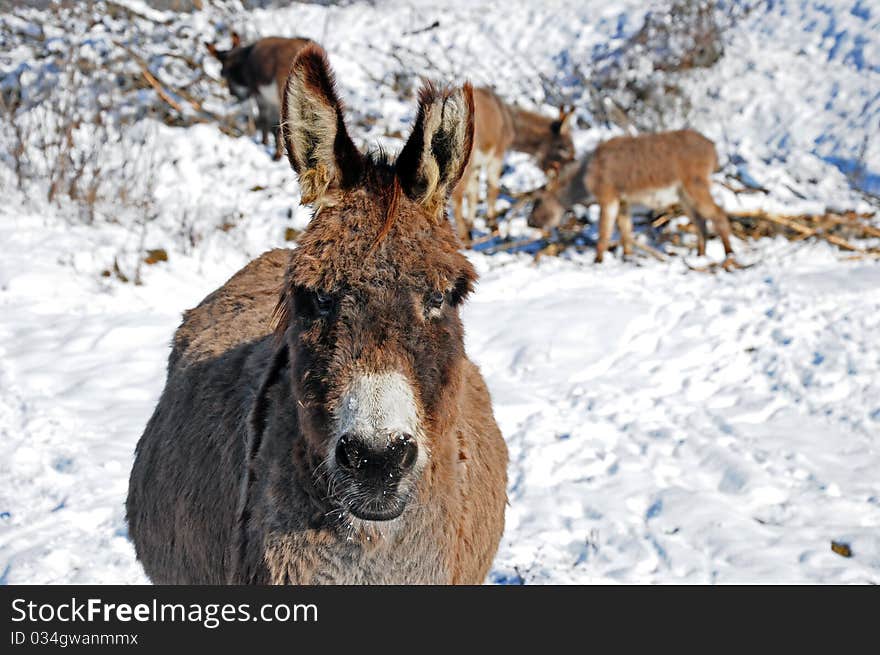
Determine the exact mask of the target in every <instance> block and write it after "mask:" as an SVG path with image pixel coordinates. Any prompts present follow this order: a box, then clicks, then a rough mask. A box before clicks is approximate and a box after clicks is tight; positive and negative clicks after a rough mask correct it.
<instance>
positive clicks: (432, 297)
mask: <svg viewBox="0 0 880 655" xmlns="http://www.w3.org/2000/svg"><path fill="white" fill-rule="evenodd" d="M445 299H446V295H445V294H443V293H441V292H440V291H432V292H431V293H429V294H428V298H427V300H426V301H425V313H427V314H428V316H432V317H433V316H439V315H440V310H441V309H443V301H444V300H445Z"/></svg>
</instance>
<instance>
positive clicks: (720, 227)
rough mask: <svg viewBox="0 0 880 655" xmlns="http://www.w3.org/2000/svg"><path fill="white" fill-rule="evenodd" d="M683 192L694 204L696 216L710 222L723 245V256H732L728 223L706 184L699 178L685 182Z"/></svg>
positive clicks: (725, 215)
mask: <svg viewBox="0 0 880 655" xmlns="http://www.w3.org/2000/svg"><path fill="white" fill-rule="evenodd" d="M684 190H685V192H686V193H687V195H688V197H689V199H690V200H691V202H692V203H693V204H694V208H695V210H696V212H697V214H699V215H700V216H703V217H706V218H709V219H711V220H712V223H713V224H714V225H715V230H716V231H717V232H718V236H719V237H720V238H721V243H722V244H723V245H724V254H726V255H731V254H733V248H732V247H731V246H730V221H729V220H728V218H727V214H725V213H724V210H723V209H721V207H719V206H718V205H716V204H715V200H714V198H712V193H711V192H710V191H709V184H708V182H707V181H706V180H703V179H700V178H697V179H692V180H688V181H687V182H685V185H684Z"/></svg>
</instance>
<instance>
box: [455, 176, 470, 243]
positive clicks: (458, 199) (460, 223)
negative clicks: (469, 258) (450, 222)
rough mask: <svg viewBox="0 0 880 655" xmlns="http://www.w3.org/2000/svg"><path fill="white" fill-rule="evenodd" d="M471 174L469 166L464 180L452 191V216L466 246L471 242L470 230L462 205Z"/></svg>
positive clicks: (463, 177)
mask: <svg viewBox="0 0 880 655" xmlns="http://www.w3.org/2000/svg"><path fill="white" fill-rule="evenodd" d="M470 174H471V168H470V166H468V167H467V168H466V169H465V171H464V175H462V178H461V179H460V180H459V181H458V184H456V185H455V188H454V189H453V190H452V215H453V216H454V217H455V229H456V231H457V232H458V238H459V239H461V242H462V243H463V244H465V245H467V243H468V241H470V229H469V228H468V224H467V222H466V221H465V217H464V213H463V209H464V208H463V207H462V203H463V202H464V192H465V188H466V187H467V185H468V177H469V176H470Z"/></svg>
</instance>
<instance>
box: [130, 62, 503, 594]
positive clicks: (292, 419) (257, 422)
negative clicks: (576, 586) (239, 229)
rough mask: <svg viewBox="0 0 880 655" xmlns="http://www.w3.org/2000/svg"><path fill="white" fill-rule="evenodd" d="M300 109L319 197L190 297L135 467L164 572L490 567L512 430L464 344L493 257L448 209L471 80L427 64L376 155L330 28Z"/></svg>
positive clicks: (414, 571)
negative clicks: (343, 85)
mask: <svg viewBox="0 0 880 655" xmlns="http://www.w3.org/2000/svg"><path fill="white" fill-rule="evenodd" d="M282 115H283V118H284V121H283V123H282V136H283V139H284V143H285V147H286V149H287V155H288V158H289V159H290V163H291V165H292V166H293V168H294V170H295V171H296V172H297V173H298V175H299V179H300V185H301V187H302V197H303V201H304V202H310V203H313V204H314V206H315V215H314V218H313V219H312V221H311V223H310V225H309V227H308V228H307V230H306V231H305V233H304V234H303V235H302V237H301V240H300V242H299V246H298V247H297V248H296V249H294V250H292V251H289V250H273V251H271V252H268V253H266V254H264V255H262V256H261V257H259V258H258V259H256V260H254V261H253V262H251V263H250V264H249V265H247V266H246V267H245V268H244V269H242V270H241V271H239V272H238V273H237V274H236V275H235V276H233V277H232V279H230V280H229V281H228V282H227V283H226V284H225V285H224V286H222V287H221V288H220V289H218V290H217V291H215V292H214V293H212V294H211V295H209V296H208V297H207V298H205V300H204V301H202V303H201V304H200V305H199V306H198V307H196V308H195V309H192V310H190V311H188V312H186V314H185V315H184V320H183V324H182V325H181V326H180V328H179V329H178V330H177V333H176V334H175V337H174V344H173V349H172V352H171V356H170V359H169V363H168V379H167V382H166V386H165V390H164V391H163V393H162V396H161V398H160V400H159V404H158V406H157V407H156V410H155V412H154V414H153V417H152V418H151V419H150V421H149V423H148V424H147V428H146V431H145V432H144V434H143V436H142V437H141V440H140V442H139V443H138V446H137V453H136V458H135V463H134V468H133V470H132V473H131V481H130V486H129V494H128V501H127V505H126V507H127V516H128V522H129V534H130V535H131V538H132V540H133V541H134V545H135V548H136V551H137V556H138V558H139V559H140V561H141V562H142V564H143V566H144V570H145V571H146V572H147V574H148V575H149V576H150V578H151V579H152V580H153V581H154V582H157V583H471V584H473V583H479V582H482V581H483V579H484V578H485V576H486V573H487V571H488V570H489V567H490V565H491V563H492V559H493V557H494V555H495V551H496V549H497V547H498V542H499V539H500V537H501V533H502V529H503V526H504V505H505V501H506V492H505V489H506V467H507V449H506V447H505V445H504V441H503V439H502V437H501V434H500V432H499V430H498V426H497V425H496V423H495V419H494V418H493V415H492V404H491V401H490V398H489V393H488V391H487V389H486V385H485V383H484V381H483V378H482V376H481V375H480V372H479V371H478V369H477V367H476V366H475V365H474V364H473V363H471V362H470V360H468V358H467V355H466V354H465V350H464V343H463V328H462V324H461V320H460V318H459V307H460V305H461V304H462V302H464V299H465V297H466V296H467V294H468V293H469V292H470V290H471V287H472V286H473V283H474V280H475V278H476V273H475V271H474V269H473V267H472V266H471V264H470V263H469V262H468V260H467V259H466V258H465V257H464V256H463V255H462V254H461V253H460V252H459V250H458V247H459V244H458V241H457V239H456V237H455V234H454V232H453V229H452V226H451V224H450V223H449V221H448V220H447V219H446V216H445V214H444V207H445V203H446V200H447V198H448V195H449V193H450V191H451V190H452V188H453V187H454V186H455V184H456V182H458V179H459V177H460V175H461V173H462V170H463V169H464V167H465V165H466V163H467V158H468V153H469V152H470V147H471V139H472V136H473V96H472V90H471V87H470V86H469V85H465V86H464V87H463V88H459V89H454V90H438V89H436V88H434V87H433V86H431V85H430V84H426V85H425V86H424V87H423V88H422V90H421V93H420V103H419V109H418V116H417V118H416V123H415V127H414V129H413V133H412V135H411V136H410V138H409V141H408V142H407V143H406V145H405V146H404V148H403V150H402V151H401V153H400V155H399V156H398V157H397V161H396V162H394V163H391V162H389V161H385V160H384V159H382V158H372V157H370V156H367V155H363V154H362V153H361V152H359V151H358V150H357V149H356V148H355V146H354V144H353V143H352V140H351V138H350V137H349V135H348V132H347V131H346V126H345V122H344V119H343V110H342V105H341V104H340V102H339V99H338V97H337V94H336V91H335V88H334V83H333V77H332V74H331V71H330V69H329V66H328V63H327V60H326V58H325V55H324V52H323V50H321V49H320V48H319V47H317V46H314V45H312V46H309V47H307V48H306V49H304V50H303V52H302V53H301V54H300V55H299V57H298V58H297V59H296V62H295V64H294V66H293V68H292V69H291V72H290V78H289V79H288V81H287V84H286V87H285V94H284V102H283V106H282ZM279 288H280V289H281V292H280V297H279V293H278V289H279ZM273 317H274V320H275V322H276V325H277V327H276V328H275V330H274V333H273V332H272V330H271V328H270V324H271V323H272V321H273Z"/></svg>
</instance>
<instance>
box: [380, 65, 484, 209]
mask: <svg viewBox="0 0 880 655" xmlns="http://www.w3.org/2000/svg"><path fill="white" fill-rule="evenodd" d="M473 141H474V92H473V89H472V88H471V85H470V84H465V85H464V86H463V87H461V88H458V89H437V88H436V87H435V86H434V85H433V84H431V83H430V82H425V84H424V85H423V86H422V89H421V91H420V92H419V112H418V115H417V116H416V124H415V126H414V127H413V132H412V135H410V137H409V140H408V141H407V142H406V145H405V146H404V147H403V150H401V151H400V156H399V157H398V158H397V165H396V168H397V178H398V180H400V186H401V187H402V188H403V190H404V191H405V192H406V194H407V195H408V196H409V197H410V198H412V199H414V200H416V201H418V202H419V203H421V204H422V205H424V206H425V207H426V208H427V209H428V210H429V211H430V212H432V213H435V212H437V211H438V210H439V209H440V208H441V207H442V206H443V205H444V203H445V202H446V198H447V197H448V196H449V194H450V193H451V192H452V189H453V188H454V187H455V185H456V184H457V183H458V181H459V180H460V179H461V175H462V173H464V169H465V166H467V163H468V159H469V158H470V155H471V146H472V145H473Z"/></svg>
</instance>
